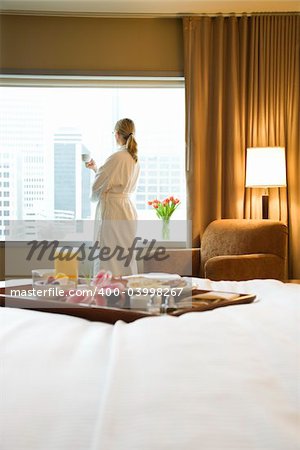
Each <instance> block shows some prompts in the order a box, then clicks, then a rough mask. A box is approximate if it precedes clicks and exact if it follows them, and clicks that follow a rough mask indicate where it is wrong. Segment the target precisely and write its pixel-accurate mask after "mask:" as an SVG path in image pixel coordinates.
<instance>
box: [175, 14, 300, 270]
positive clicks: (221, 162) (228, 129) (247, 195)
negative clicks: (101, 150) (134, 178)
mask: <svg viewBox="0 0 300 450" xmlns="http://www.w3.org/2000/svg"><path fill="white" fill-rule="evenodd" d="M299 21H300V17H299V15H297V14H290V15H282V16H280V15H253V16H246V15H244V16H241V17H237V16H234V15H232V16H229V17H224V16H216V17H186V18H184V19H183V27H184V52H185V68H184V69H185V80H186V107H187V120H186V135H187V149H186V151H187V162H188V164H187V189H188V193H189V201H188V205H189V208H188V211H189V219H191V220H192V244H193V246H199V244H200V240H201V235H202V233H203V231H204V229H205V228H206V226H207V225H208V224H209V223H210V222H211V221H212V220H214V219H221V218H243V217H244V218H261V195H262V190H261V189H249V188H247V189H245V166H246V148H247V147H256V146H261V147H265V146H282V147H285V149H286V157H287V180H288V186H287V188H272V189H269V195H270V218H271V219H274V220H281V221H283V222H285V223H287V224H288V225H289V256H290V266H289V268H290V277H294V278H300V258H299V250H300V157H299V153H300V150H299V144H300V139H299V84H300V83H299V81H300V80H299V24H300V22H299Z"/></svg>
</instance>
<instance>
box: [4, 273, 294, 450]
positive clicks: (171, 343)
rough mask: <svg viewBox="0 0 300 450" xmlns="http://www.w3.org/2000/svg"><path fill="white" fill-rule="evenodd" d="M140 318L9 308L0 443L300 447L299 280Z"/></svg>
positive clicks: (260, 284)
mask: <svg viewBox="0 0 300 450" xmlns="http://www.w3.org/2000/svg"><path fill="white" fill-rule="evenodd" d="M193 281H194V283H196V284H197V285H198V287H199V288H201V289H215V290H226V291H233V292H244V293H255V294H256V295H257V299H256V301H255V302H254V303H252V304H249V305H237V306H234V307H232V306H229V307H226V308H219V309H216V310H213V311H207V312H193V313H190V314H185V315H182V316H180V317H177V318H175V317H169V316H161V317H149V318H144V319H139V320H137V321H135V322H132V323H130V324H127V323H124V322H122V321H119V322H117V323H116V324H115V325H110V324H106V323H99V322H89V321H86V320H83V319H79V318H75V317H70V316H66V315H58V314H49V313H41V312H37V311H29V310H21V309H13V308H0V324H1V328H0V345H1V347H0V348H1V382H0V385H1V392H2V393H1V420H0V422H1V423H0V429H1V450H141V449H143V450H182V449H187V450H196V449H197V450H199V449H203V450H223V449H224V450H225V449H226V450H244V449H245V450H246V449H247V450H248V449H249V450H250V449H251V450H254V449H255V450H262V449H263V450H297V449H300V433H299V430H300V327H299V320H300V285H297V284H284V283H281V282H279V281H275V280H253V281H247V282H211V281H209V280H204V279H194V280H193Z"/></svg>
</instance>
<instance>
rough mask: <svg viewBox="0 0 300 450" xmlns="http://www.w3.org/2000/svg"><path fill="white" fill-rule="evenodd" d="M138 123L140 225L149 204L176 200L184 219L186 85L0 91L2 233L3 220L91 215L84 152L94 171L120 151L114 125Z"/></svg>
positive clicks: (42, 87)
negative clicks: (93, 162) (169, 198)
mask: <svg viewBox="0 0 300 450" xmlns="http://www.w3.org/2000/svg"><path fill="white" fill-rule="evenodd" d="M123 117H130V118H132V119H133V120H134V122H135V124H136V129H137V132H136V138H137V141H138V144H139V158H140V164H141V176H140V179H139V183H138V187H137V192H136V195H135V202H136V206H137V209H138V213H139V217H140V218H141V219H147V218H153V214H154V212H153V211H152V210H151V209H150V207H149V206H148V205H147V202H148V201H149V200H152V199H154V198H158V199H163V198H165V197H166V196H169V195H174V196H177V197H179V198H180V199H181V201H182V204H181V205H180V208H179V209H178V211H177V212H176V217H175V215H174V219H176V218H177V219H184V218H185V171H184V164H185V157H184V154H185V151H184V148H185V146H184V87H183V82H182V81H180V80H177V81H176V83H174V82H173V83H172V82H170V81H168V82H166V81H163V80H148V81H147V82H143V83H141V82H140V81H139V82H137V81H134V80H131V81H128V80H127V81H126V83H125V82H124V83H123V84H122V83H121V82H120V83H118V81H114V83H111V84H109V83H104V82H102V83H101V82H99V83H98V84H96V85H93V84H87V83H85V84H84V85H81V84H80V83H79V84H77V85H76V86H75V87H74V86H72V84H71V83H70V85H68V83H67V82H66V81H65V82H64V84H63V85H62V84H59V85H55V84H54V85H51V87H50V86H45V84H42V85H37V84H36V85H35V84H34V82H32V81H31V84H30V85H28V84H26V80H25V81H23V82H22V86H21V85H18V86H12V85H9V86H2V87H1V88H0V127H1V128H0V196H1V198H0V216H1V217H0V219H2V222H0V231H1V235H4V232H5V227H4V222H3V218H5V219H18V220H27V219H51V220H52V219H88V218H93V217H94V208H95V205H93V204H92V203H91V202H90V188H91V183H92V181H93V178H94V174H93V173H92V172H91V171H89V170H88V169H86V168H85V166H84V163H83V162H82V160H81V154H82V153H87V151H88V152H90V153H91V155H92V157H93V158H94V159H95V160H96V162H97V163H98V165H101V164H102V163H103V162H104V161H105V159H106V158H107V157H108V156H109V155H110V154H111V153H112V152H113V151H116V150H117V147H116V144H115V142H114V136H113V133H112V132H113V129H114V124H115V122H116V121H117V120H118V119H120V118H123Z"/></svg>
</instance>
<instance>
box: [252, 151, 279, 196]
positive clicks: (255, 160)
mask: <svg viewBox="0 0 300 450" xmlns="http://www.w3.org/2000/svg"><path fill="white" fill-rule="evenodd" d="M280 186H286V169H285V151H284V148H283V147H252V148H247V163H246V187H262V188H266V187H280Z"/></svg>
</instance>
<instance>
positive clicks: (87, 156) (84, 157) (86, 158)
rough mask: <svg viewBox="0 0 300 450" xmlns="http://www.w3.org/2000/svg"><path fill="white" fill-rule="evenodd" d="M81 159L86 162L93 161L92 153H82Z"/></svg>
mask: <svg viewBox="0 0 300 450" xmlns="http://www.w3.org/2000/svg"><path fill="white" fill-rule="evenodd" d="M81 160H82V161H83V162H85V163H87V162H89V161H91V155H90V154H89V153H82V154H81Z"/></svg>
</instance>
